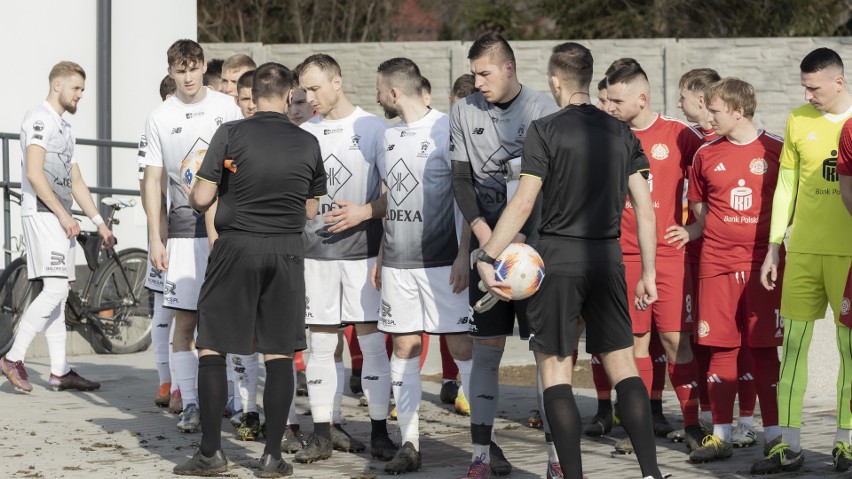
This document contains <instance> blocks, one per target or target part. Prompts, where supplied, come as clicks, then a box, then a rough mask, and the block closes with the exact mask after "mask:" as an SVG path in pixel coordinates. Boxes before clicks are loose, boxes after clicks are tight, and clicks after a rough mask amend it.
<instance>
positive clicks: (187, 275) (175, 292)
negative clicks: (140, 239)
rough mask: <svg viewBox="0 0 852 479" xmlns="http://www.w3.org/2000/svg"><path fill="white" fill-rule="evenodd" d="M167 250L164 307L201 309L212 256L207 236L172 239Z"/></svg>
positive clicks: (190, 309) (188, 309) (189, 309)
mask: <svg viewBox="0 0 852 479" xmlns="http://www.w3.org/2000/svg"><path fill="white" fill-rule="evenodd" d="M166 250H167V251H168V253H169V269H168V271H166V274H165V282H164V284H163V306H164V307H166V308H172V309H182V310H185V311H197V310H198V294H199V293H200V292H201V283H203V282H204V273H205V271H207V258H208V257H209V256H210V244H209V243H208V241H207V238H169V241H168V242H167V243H166Z"/></svg>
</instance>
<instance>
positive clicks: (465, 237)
mask: <svg viewBox="0 0 852 479" xmlns="http://www.w3.org/2000/svg"><path fill="white" fill-rule="evenodd" d="M470 234H471V233H470V225H468V224H467V222H465V221H462V231H461V238H459V252H458V254H457V255H456V259H455V261H453V265H452V267H451V268H450V285H452V287H453V293H455V294H459V293H461V292H462V291H464V290H465V289H466V288H467V287H468V285H469V282H470V253H469V251H470Z"/></svg>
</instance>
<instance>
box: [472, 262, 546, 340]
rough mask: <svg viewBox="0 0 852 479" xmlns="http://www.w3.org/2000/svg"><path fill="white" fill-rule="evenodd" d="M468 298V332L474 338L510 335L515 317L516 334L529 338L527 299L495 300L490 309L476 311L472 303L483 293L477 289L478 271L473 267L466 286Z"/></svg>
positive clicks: (513, 327)
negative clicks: (516, 323) (516, 321)
mask: <svg viewBox="0 0 852 479" xmlns="http://www.w3.org/2000/svg"><path fill="white" fill-rule="evenodd" d="M467 291H468V297H469V299H470V303H469V304H470V310H469V311H468V313H469V317H470V323H469V325H470V328H469V329H468V334H470V336H471V337H473V338H476V339H491V338H499V337H505V336H512V334H513V333H514V331H515V318H517V319H518V336H520V337H521V339H524V340H526V339H529V337H530V328H529V326H528V324H529V323H528V322H527V304H528V303H529V300H527V299H524V300H521V301H497V304H495V305H494V306H493V307H492V308H491V309H489V310H488V311H486V312H484V313H477V312H476V311H474V310H473V305H474V304H476V302H477V301H479V300H480V299H482V297H483V296H484V295H485V293H483V292H482V291H480V290H479V271H478V270H477V269H476V268H473V269H472V270H471V271H470V287H469V288H468V290H467Z"/></svg>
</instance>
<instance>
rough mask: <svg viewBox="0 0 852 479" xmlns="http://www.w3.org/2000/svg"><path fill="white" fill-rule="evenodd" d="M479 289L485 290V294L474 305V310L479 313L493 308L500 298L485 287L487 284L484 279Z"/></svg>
mask: <svg viewBox="0 0 852 479" xmlns="http://www.w3.org/2000/svg"><path fill="white" fill-rule="evenodd" d="M479 290H480V291H483V292H485V295H484V296H483V297H482V298H481V299H480V300H479V301H477V302H476V304H475V305H473V310H474V311H476V312H477V313H484V312H486V311H488V310H489V309H491V308H493V307H494V305H495V304H497V301H500V300H499V299H497V298H495V297H494V295H492V294H491V293H490V292H489V291H488V289H487V288H486V287H485V284H483V283H482V281H480V282H479Z"/></svg>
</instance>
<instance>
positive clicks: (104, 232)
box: [98, 223, 115, 249]
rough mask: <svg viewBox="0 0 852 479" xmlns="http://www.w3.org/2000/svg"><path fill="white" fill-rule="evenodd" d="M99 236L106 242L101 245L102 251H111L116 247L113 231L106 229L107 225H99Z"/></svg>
mask: <svg viewBox="0 0 852 479" xmlns="http://www.w3.org/2000/svg"><path fill="white" fill-rule="evenodd" d="M98 234H99V235H100V237H101V238H103V240H104V241H103V243H102V244H101V249H109V248H112V247H113V246H115V236H113V234H112V231H110V230H109V228H107V227H106V224H104V223H101V224H99V225H98Z"/></svg>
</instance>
